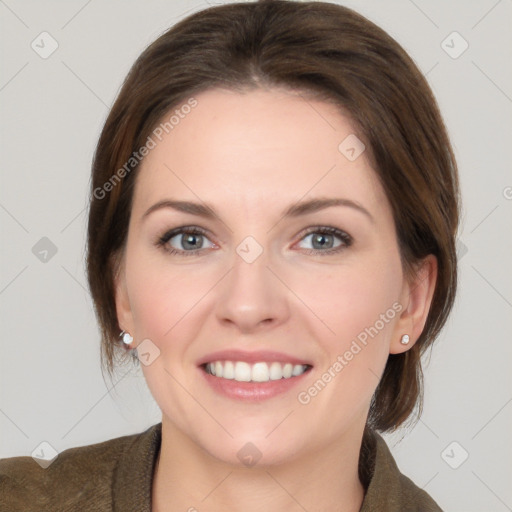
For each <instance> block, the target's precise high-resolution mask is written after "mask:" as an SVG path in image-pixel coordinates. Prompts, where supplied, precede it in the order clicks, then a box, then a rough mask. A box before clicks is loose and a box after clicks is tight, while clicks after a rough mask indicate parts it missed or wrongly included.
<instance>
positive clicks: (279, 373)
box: [270, 362, 283, 380]
mask: <svg viewBox="0 0 512 512" xmlns="http://www.w3.org/2000/svg"><path fill="white" fill-rule="evenodd" d="M282 378H283V367H282V366H281V363H276V362H273V363H272V364H271V365H270V380H279V379H282Z"/></svg>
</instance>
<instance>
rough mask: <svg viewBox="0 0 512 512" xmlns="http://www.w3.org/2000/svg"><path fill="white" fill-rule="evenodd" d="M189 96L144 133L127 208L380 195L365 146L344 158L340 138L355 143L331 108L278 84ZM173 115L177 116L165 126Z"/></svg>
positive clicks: (348, 124)
mask: <svg viewBox="0 0 512 512" xmlns="http://www.w3.org/2000/svg"><path fill="white" fill-rule="evenodd" d="M194 99H195V106H194V107H193V108H187V109H183V110H180V106H177V107H175V108H174V109H173V111H172V112H170V113H169V114H168V115H166V116H164V118H163V119H162V124H161V125H160V127H159V130H158V129H157V131H156V132H155V130H154V131H153V134H151V137H152V139H153V141H154V143H155V144H154V147H153V149H151V150H150V152H149V154H148V155H147V156H146V157H145V158H144V160H143V161H142V164H141V167H140V169H139V175H138V177H137V185H136V190H135V201H134V208H142V207H144V206H145V207H147V206H149V205H150V203H152V202H156V201H158V200H161V199H162V198H165V197H166V196H169V195H170V196H172V197H173V198H174V197H179V198H181V199H183V198H187V199H190V200H195V201H197V200H198V198H200V199H202V200H205V201H207V202H209V203H212V204H217V205H219V207H223V206H227V205H232V206H238V207H239V208H242V209H244V210H247V209H248V208H256V209H259V210H261V209H262V206H263V204H264V203H265V202H267V203H268V204H269V206H270V203H277V202H279V203H280V204H281V203H284V204H289V203H291V202H296V201H298V200H299V199H300V198H301V197H304V196H310V197H317V196H326V195H329V196H336V195H340V194H341V195H344V196H350V198H351V199H353V200H356V201H360V202H363V201H364V202H365V203H366V204H369V205H371V204H377V203H379V202H382V201H383V200H384V201H386V199H385V197H384V193H383V190H382V189H381V187H380V184H379V183H378V180H377V177H376V175H375V172H374V171H373V169H372V168H371V167H370V164H369V162H368V160H367V158H366V154H365V152H364V151H363V152H362V153H361V155H360V156H358V157H357V158H356V159H353V158H348V157H347V155H348V156H349V157H350V156H353V155H354V152H352V153H348V154H347V153H346V149H347V144H348V146H354V144H355V146H354V147H355V150H356V151H357V152H359V151H360V150H361V149H362V146H357V144H360V142H359V143H358V142H357V141H358V138H355V137H357V136H356V134H355V132H356V128H355V126H354V125H353V123H352V121H351V119H350V118H349V117H348V116H346V115H344V114H343V113H342V112H341V110H340V109H339V108H338V107H337V106H335V105H333V104H330V103H326V102H323V101H320V100H314V99H311V98H309V97H307V96H303V95H301V94H300V93H297V92H291V91H286V90H279V89H271V90H260V89H258V90H254V91H251V92H246V93H239V92H233V91H227V90H222V89H214V90H209V91H205V92H203V93H201V94H199V95H197V96H195V97H194ZM189 103H190V102H189ZM184 104H185V103H184ZM184 104H182V105H184ZM176 111H178V112H176ZM185 112H186V113H185ZM173 113H176V114H180V115H175V116H174V118H173V124H170V123H168V124H167V125H166V124H165V123H166V121H169V119H170V117H171V115H172V114H173ZM157 128H158V127H157ZM155 133H156V134H157V135H156V136H155ZM346 141H348V143H347V142H346ZM349 149H350V148H349ZM356 155H357V153H356Z"/></svg>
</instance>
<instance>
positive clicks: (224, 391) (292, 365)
mask: <svg viewBox="0 0 512 512" xmlns="http://www.w3.org/2000/svg"><path fill="white" fill-rule="evenodd" d="M197 365H198V368H199V370H200V372H201V374H202V375H203V376H204V380H205V383H206V384H207V386H208V387H209V388H210V389H211V390H213V391H214V392H215V393H216V394H218V395H220V396H223V397H226V398H229V399H232V400H236V401H245V402H253V401H262V400H266V399H269V398H273V397H275V396H278V395H284V394H286V393H288V392H290V391H292V390H293V389H294V388H296V387H297V386H298V385H299V383H300V382H303V379H304V378H306V376H307V374H308V373H309V372H310V371H311V370H312V368H313V365H312V364H311V361H308V360H304V359H299V358H297V357H294V356H292V355H290V354H284V353H281V352H274V351H266V350H261V351H258V352H247V351H241V350H223V351H220V352H215V353H213V354H209V355H207V356H205V357H204V358H202V359H200V360H199V361H198V362H197Z"/></svg>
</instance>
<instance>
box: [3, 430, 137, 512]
mask: <svg viewBox="0 0 512 512" xmlns="http://www.w3.org/2000/svg"><path fill="white" fill-rule="evenodd" d="M139 437H140V434H133V435H128V436H123V437H118V438H115V439H111V440H108V441H103V442H101V443H96V444H91V445H87V446H80V447H76V448H69V449H67V450H64V451H63V452H61V453H59V454H58V455H57V457H56V458H55V459H54V460H53V462H51V463H50V465H48V466H47V467H46V468H44V467H43V466H44V465H45V464H43V465H40V464H39V463H38V462H37V461H36V460H35V459H33V458H32V457H29V456H21V457H10V458H5V459H0V510H28V509H29V508H28V507H30V510H33V508H32V507H35V506H37V507H42V506H45V507H49V506H52V507H55V508H53V510H73V509H72V508H71V506H72V505H75V504H76V503H86V502H87V504H88V506H93V505H94V506H95V507H96V508H95V507H93V508H95V509H96V510H101V508H98V507H108V506H110V505H111V495H112V492H111V486H112V479H113V475H114V472H115V470H116V466H117V463H118V460H119V459H120V457H121V456H122V454H123V453H124V452H125V451H126V450H128V449H129V448H130V446H131V445H133V443H135V442H136V440H137V439H138V438H139Z"/></svg>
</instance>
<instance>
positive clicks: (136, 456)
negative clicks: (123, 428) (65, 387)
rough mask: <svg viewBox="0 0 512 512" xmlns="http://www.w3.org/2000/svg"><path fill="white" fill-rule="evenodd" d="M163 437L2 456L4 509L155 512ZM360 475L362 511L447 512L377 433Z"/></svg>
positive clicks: (369, 438)
mask: <svg viewBox="0 0 512 512" xmlns="http://www.w3.org/2000/svg"><path fill="white" fill-rule="evenodd" d="M161 439H162V424H161V423H158V424H156V425H153V426H152V427H150V428H148V429H147V430H146V431H145V432H142V433H140V434H134V435H129V436H123V437H118V438H115V439H111V440H109V441H105V442H102V443H97V444H92V445H88V446H81V447H76V448H69V449H67V450H64V451H63V452H61V453H60V454H58V456H57V458H56V459H55V460H54V461H53V462H52V463H51V464H50V465H49V466H48V467H47V468H46V469H43V468H42V467H41V466H40V465H39V464H38V463H37V462H36V461H35V460H34V459H33V458H32V457H29V456H23V457H11V458H5V459H0V512H4V511H6V512H7V511H9V512H16V511H23V512H32V511H33V512H36V511H37V512H43V511H51V512H60V511H62V512H64V511H66V512H71V511H80V512H86V511H95V512H102V511H105V512H106V511H116V512H128V511H134V512H135V511H136V512H151V491H152V479H153V473H154V468H155V464H156V461H157V457H158V453H159V451H160V445H161ZM359 475H360V479H361V481H362V483H363V485H364V486H365V489H366V492H365V498H364V501H363V505H362V507H361V511H360V512H374V511H375V512H377V511H378V512H391V511H393V512H395V511H396V512H398V511H400V512H402V511H407V512H414V511H417V512H439V511H441V509H440V508H439V506H438V505H437V504H436V503H435V501H434V500H433V499H432V498H431V497H430V496H429V495H428V494H427V493H426V492H425V491H423V490H422V489H420V488H419V487H417V486H416V485H415V484H414V483H413V482H412V481H411V480H410V479H409V478H407V477H406V476H404V475H402V474H401V473H400V471H399V469H398V467H397V465H396V463H395V461H394V459H393V456H392V455H391V452H390V451H389V448H388V446H387V445H386V442H385V441H384V439H383V438H382V437H381V436H380V435H379V434H378V433H376V432H366V433H365V436H364V438H363V443H362V448H361V456H360V461H359ZM441 512H442V511H441Z"/></svg>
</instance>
